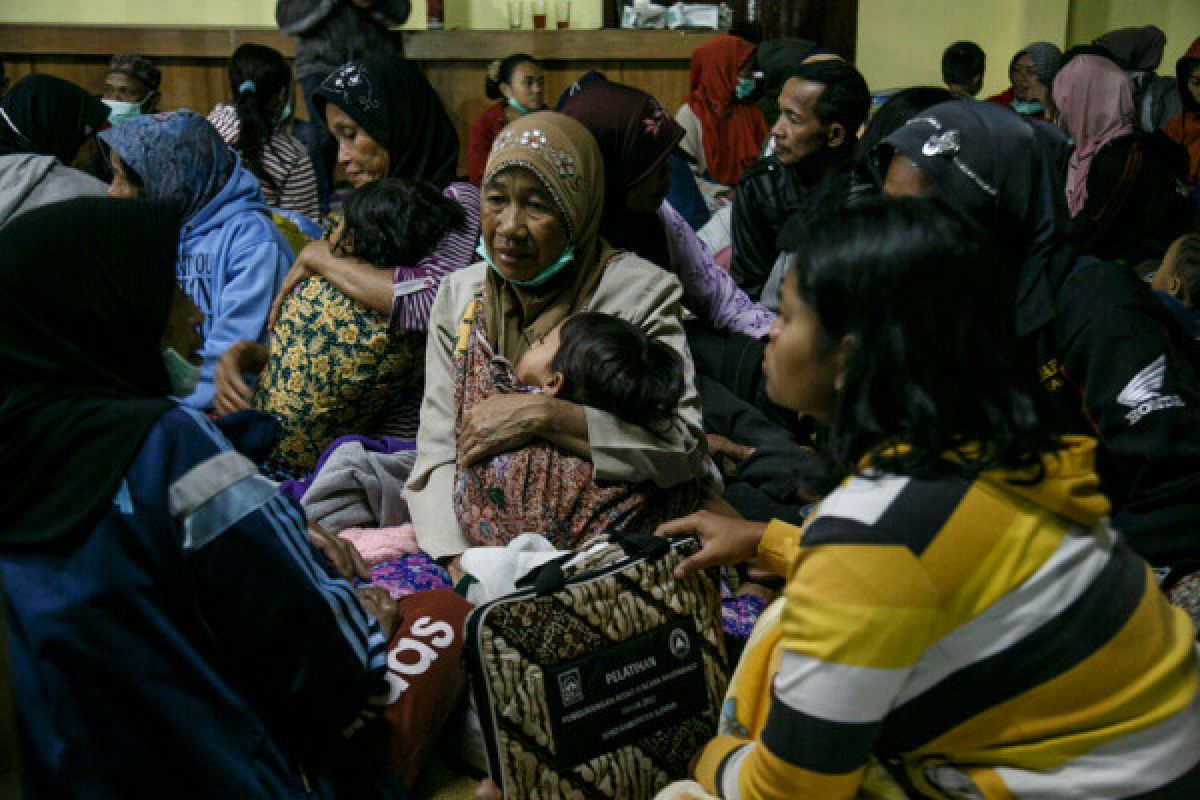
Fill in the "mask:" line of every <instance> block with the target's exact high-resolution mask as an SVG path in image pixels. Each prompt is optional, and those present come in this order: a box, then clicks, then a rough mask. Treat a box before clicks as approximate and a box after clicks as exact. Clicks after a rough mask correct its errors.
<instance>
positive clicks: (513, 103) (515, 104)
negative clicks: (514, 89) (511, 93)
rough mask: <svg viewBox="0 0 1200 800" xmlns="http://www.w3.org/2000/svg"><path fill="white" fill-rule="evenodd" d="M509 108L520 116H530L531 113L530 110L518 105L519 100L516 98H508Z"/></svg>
mask: <svg viewBox="0 0 1200 800" xmlns="http://www.w3.org/2000/svg"><path fill="white" fill-rule="evenodd" d="M508 107H509V108H511V109H512V110H513V111H516V112H517V113H518V114H522V115H523V114H528V113H529V112H530V109H528V108H526V107H525V106H523V105H521V104H520V103H518V102H517V98H515V97H510V98H508Z"/></svg>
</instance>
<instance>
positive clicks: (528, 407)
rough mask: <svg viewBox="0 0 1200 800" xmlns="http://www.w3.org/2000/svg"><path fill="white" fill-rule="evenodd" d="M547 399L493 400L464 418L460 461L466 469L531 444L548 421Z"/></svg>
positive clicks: (508, 397)
mask: <svg viewBox="0 0 1200 800" xmlns="http://www.w3.org/2000/svg"><path fill="white" fill-rule="evenodd" d="M545 401H546V398H545V397H542V396H541V395H536V394H501V395H496V396H494V397H489V398H488V399H486V400H484V401H483V402H482V403H480V404H478V405H477V406H475V407H474V408H472V409H471V410H470V411H468V412H467V413H465V414H463V421H462V432H461V433H460V434H459V436H458V457H459V461H460V462H461V463H462V464H463V465H464V466H465V465H468V464H474V463H475V462H476V461H480V460H482V459H484V458H487V457H488V456H494V455H496V454H497V453H507V452H508V451H510V450H516V449H517V448H519V447H521V446H523V445H525V444H527V443H528V442H529V440H531V439H533V438H534V437H535V436H536V435H537V430H538V425H539V424H540V423H541V421H542V420H543V419H544V417H545V413H546V405H545Z"/></svg>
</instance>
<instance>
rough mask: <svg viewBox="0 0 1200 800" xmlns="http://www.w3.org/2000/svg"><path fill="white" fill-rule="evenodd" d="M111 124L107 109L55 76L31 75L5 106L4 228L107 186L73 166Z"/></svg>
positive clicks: (0, 114) (1, 106)
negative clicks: (24, 215)
mask: <svg viewBox="0 0 1200 800" xmlns="http://www.w3.org/2000/svg"><path fill="white" fill-rule="evenodd" d="M107 124H108V107H107V106H105V105H104V104H103V103H101V102H100V101H99V100H97V99H96V98H95V97H93V96H92V95H90V94H88V93H87V92H86V91H84V90H83V89H82V88H80V87H79V86H76V85H75V84H73V83H71V82H70V81H65V80H63V79H62V78H56V77H54V76H52V75H29V76H27V77H25V78H22V79H21V80H19V81H17V83H16V84H15V85H14V86H13V87H12V90H11V91H9V92H8V94H6V95H4V100H3V102H2V103H0V225H4V223H5V222H7V221H8V220H9V219H11V218H12V217H14V216H16V215H17V214H19V213H21V212H22V211H28V210H30V209H33V208H37V207H38V206H43V205H46V204H48V203H53V202H56V201H58V200H66V199H68V198H71V197H81V196H95V197H99V196H101V195H103V194H104V193H105V191H107V189H108V187H107V186H105V185H104V184H103V183H101V182H100V181H98V180H96V179H95V178H93V177H91V176H89V175H86V174H84V173H83V172H80V171H78V170H75V169H71V165H72V164H73V163H75V161H76V159H77V157H79V156H80V151H81V149H82V148H83V147H84V145H85V144H88V145H89V146H94V139H93V137H94V136H95V134H96V133H98V132H99V131H100V129H101V128H103V127H104V126H105V125H107Z"/></svg>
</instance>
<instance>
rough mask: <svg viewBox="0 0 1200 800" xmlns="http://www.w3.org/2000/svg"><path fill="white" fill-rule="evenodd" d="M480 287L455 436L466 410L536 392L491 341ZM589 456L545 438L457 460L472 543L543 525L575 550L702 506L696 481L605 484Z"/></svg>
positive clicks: (466, 323)
mask: <svg viewBox="0 0 1200 800" xmlns="http://www.w3.org/2000/svg"><path fill="white" fill-rule="evenodd" d="M480 303H481V299H480V297H479V296H478V295H477V296H476V299H475V301H474V302H472V303H471V304H470V305H469V306H468V309H467V314H466V315H465V317H464V319H463V321H462V326H461V327H460V330H459V340H458V346H457V347H456V348H455V358H454V361H455V378H456V387H455V407H456V408H457V420H456V422H455V437H456V438H457V437H458V436H459V434H460V433H461V430H462V417H463V414H464V413H465V412H466V411H468V410H470V409H471V408H474V407H475V406H476V405H478V404H479V403H480V402H482V401H483V400H485V399H487V398H488V397H491V396H493V395H494V394H497V393H510V392H532V391H536V390H534V389H531V388H529V387H524V386H520V385H519V384H518V383H517V380H516V376H515V375H514V374H513V368H512V365H511V364H510V363H509V361H508V360H507V359H505V358H504V357H502V356H499V355H497V354H496V353H495V352H494V351H493V350H492V347H491V345H489V344H488V339H487V332H486V331H485V330H484V319H483V314H481V313H476V312H477V310H478V309H479V306H480ZM592 472H593V467H592V463H591V462H590V461H588V460H587V459H584V458H580V457H578V456H575V455H572V454H570V453H568V452H566V451H565V450H562V449H560V448H558V447H555V446H553V445H551V444H548V443H545V442H541V443H535V444H530V445H526V446H525V447H523V448H521V449H520V450H514V451H512V452H508V453H501V454H500V455H498V456H495V457H493V458H490V459H487V460H485V461H482V462H477V463H476V464H473V465H471V466H469V467H463V466H462V465H461V464H459V465H458V468H457V473H456V477H455V484H454V510H455V513H456V514H457V516H458V522H459V525H460V527H461V528H462V531H463V534H464V535H465V536H466V537H467V540H468V541H470V542H471V544H472V545H476V546H483V545H504V544H507V543H508V542H510V541H512V540H513V539H514V538H516V537H517V536H518V535H520V534H522V533H540V534H542V535H543V536H545V537H546V538H547V539H548V540H550V542H551V543H552V544H553V545H554V546H555V547H558V548H561V549H564V550H570V549H573V548H574V547H576V546H577V545H578V544H579V543H580V542H581V541H583V540H584V539H585V538H587V537H590V536H592V535H593V534H597V533H603V532H605V531H610V530H629V531H653V530H654V529H655V528H656V527H657V526H658V525H659V523H661V522H665V521H666V520H669V519H674V518H676V517H680V516H683V515H684V514H687V513H690V512H692V511H694V510H695V509H696V508H698V507H699V505H700V502H701V500H702V493H701V490H700V487H699V486H698V485H697V484H696V483H695V482H694V481H693V482H687V483H683V484H680V485H679V486H675V487H672V488H670V489H660V488H658V487H657V486H655V485H654V484H653V483H652V482H646V483H641V484H633V485H631V484H623V483H614V484H608V485H604V486H600V485H598V484H596V483H595V481H593V480H592Z"/></svg>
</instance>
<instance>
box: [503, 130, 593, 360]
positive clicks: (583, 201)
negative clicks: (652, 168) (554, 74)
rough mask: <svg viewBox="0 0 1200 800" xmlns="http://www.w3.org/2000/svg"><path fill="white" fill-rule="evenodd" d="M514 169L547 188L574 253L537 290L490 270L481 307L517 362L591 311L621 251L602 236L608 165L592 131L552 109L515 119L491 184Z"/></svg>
mask: <svg viewBox="0 0 1200 800" xmlns="http://www.w3.org/2000/svg"><path fill="white" fill-rule="evenodd" d="M510 168H521V169H525V170H528V171H529V172H531V173H533V175H534V176H535V177H536V178H537V179H538V180H539V181H540V182H541V183H542V185H543V186H545V187H546V190H547V191H548V192H549V193H550V196H551V197H552V198H553V199H554V204H555V205H556V206H557V208H558V212H559V214H560V215H561V217H562V220H563V223H564V224H565V225H566V228H567V241H568V243H569V244H570V245H571V246H573V247H574V248H575V258H574V263H573V264H571V265H570V266H568V267H567V268H566V269H565V270H563V271H562V272H561V273H559V274H558V275H556V276H555V277H554V278H553V279H552V280H550V281H549V282H547V283H546V284H545V285H543V286H539V287H537V288H522V287H518V286H514V285H513V284H511V283H509V282H508V281H506V280H505V279H504V278H503V277H502V276H501V275H500V274H498V273H497V272H496V270H494V269H491V268H489V269H488V271H487V279H486V281H485V285H484V294H483V309H482V310H483V314H484V324H485V326H486V328H487V334H488V339H489V340H490V344H491V345H492V347H493V348H494V349H495V350H496V352H497V353H499V354H500V355H502V356H504V357H505V358H507V359H509V361H511V362H512V363H514V364H515V363H516V362H517V361H518V360H519V359H520V358H521V356H522V355H524V353H525V350H526V349H528V348H529V345H530V344H532V343H533V342H535V341H537V340H538V339H539V338H541V337H542V336H545V335H546V334H547V333H549V332H550V331H551V330H553V329H554V327H555V326H556V325H558V323H560V322H562V321H563V320H564V319H566V318H567V317H569V316H571V315H572V314H574V313H575V312H576V311H579V310H581V309H582V308H583V307H584V306H586V305H587V302H588V300H589V299H590V298H591V296H592V293H593V292H594V291H595V290H596V285H597V284H598V283H599V282H600V276H601V275H603V274H604V267H605V265H606V264H607V263H608V261H609V259H611V258H612V257H613V256H614V255H616V253H617V251H616V250H614V249H613V248H611V247H609V246H608V244H607V243H605V242H604V240H603V239H601V238H600V216H601V212H602V210H603V208H604V161H603V160H602V159H601V157H600V150H599V148H598V147H597V146H596V140H595V139H594V138H592V135H591V134H590V133H588V131H587V129H586V128H584V127H583V126H582V125H580V124H579V123H578V122H576V121H575V120H573V119H571V118H570V117H567V116H565V115H563V114H558V113H556V112H553V111H539V112H536V113H533V114H526V115H525V116H523V117H521V118H519V119H516V120H514V121H513V122H512V123H511V124H510V125H509V126H508V127H507V128H505V129H504V130H503V131H501V132H500V135H499V136H497V137H496V141H495V143H494V144H493V145H492V154H491V155H490V156H489V157H488V162H487V167H486V168H485V169H484V176H483V182H484V184H485V185H486V184H487V182H488V181H489V180H491V178H492V176H493V175H495V174H497V173H498V172H501V171H502V170H506V169H510ZM485 213H486V212H485ZM489 245H490V243H486V242H485V246H489Z"/></svg>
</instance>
